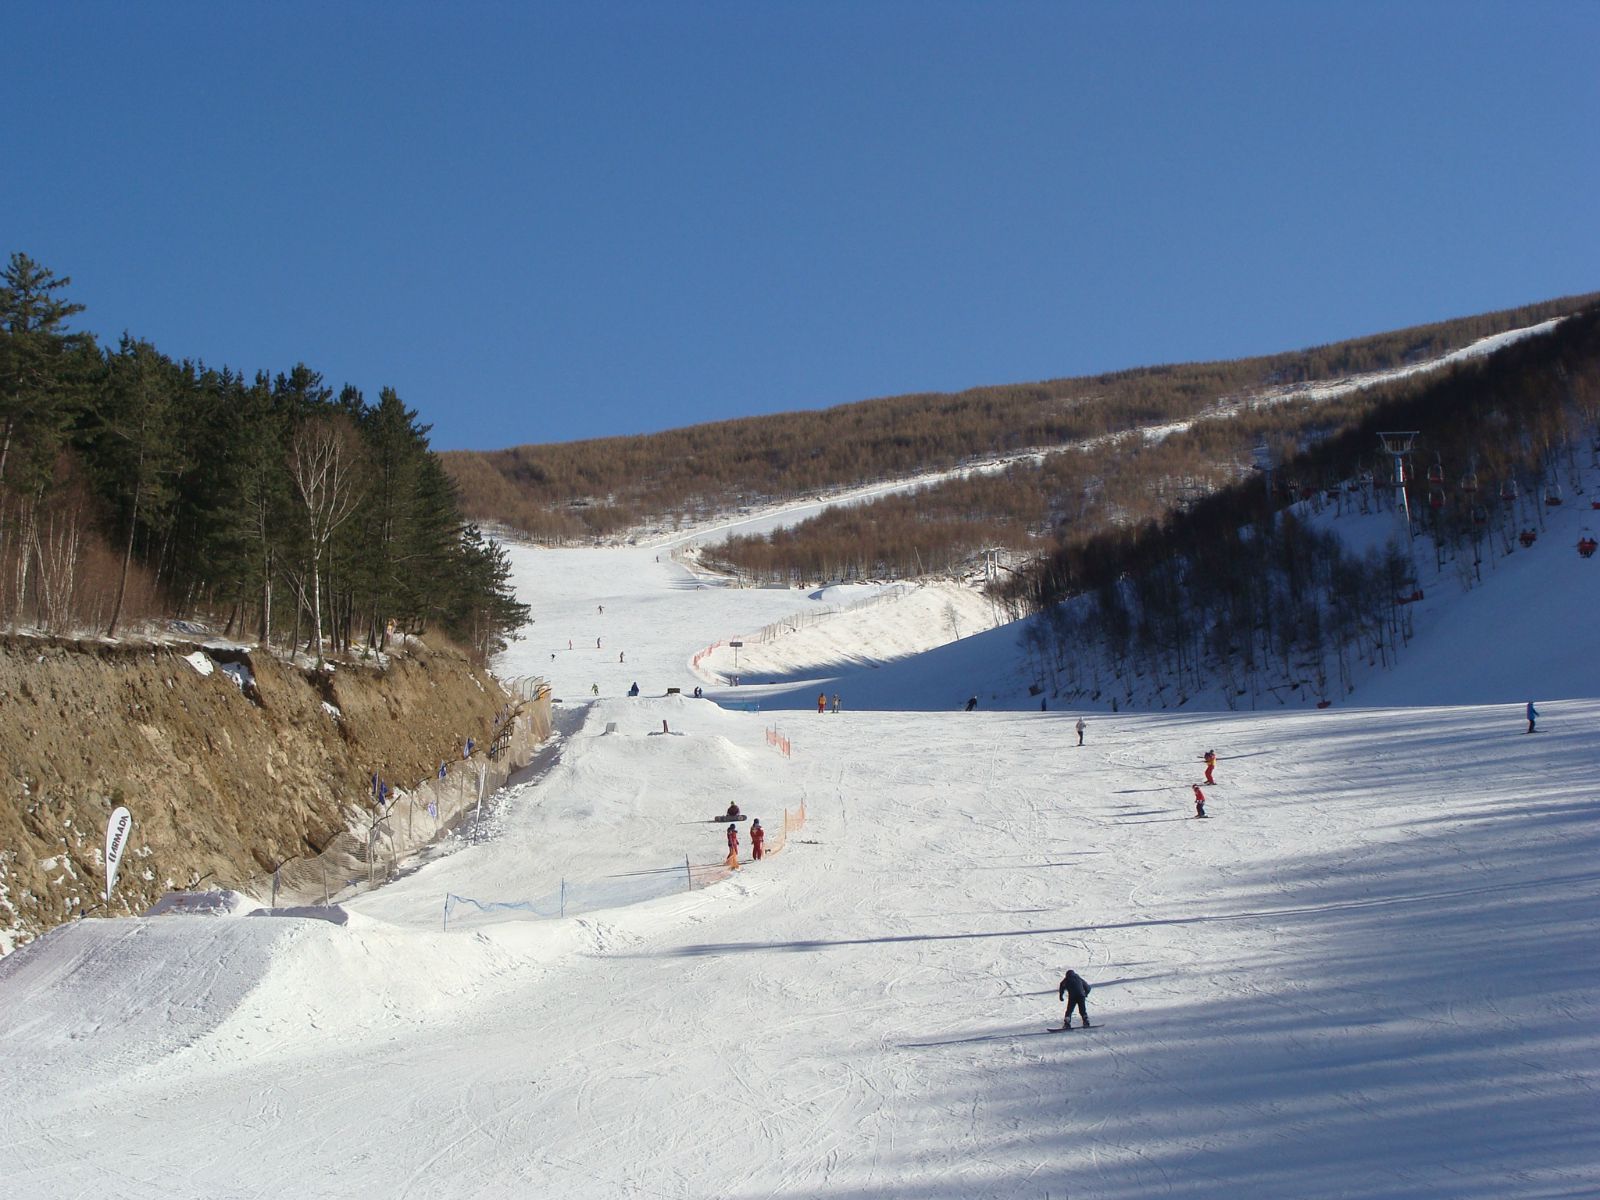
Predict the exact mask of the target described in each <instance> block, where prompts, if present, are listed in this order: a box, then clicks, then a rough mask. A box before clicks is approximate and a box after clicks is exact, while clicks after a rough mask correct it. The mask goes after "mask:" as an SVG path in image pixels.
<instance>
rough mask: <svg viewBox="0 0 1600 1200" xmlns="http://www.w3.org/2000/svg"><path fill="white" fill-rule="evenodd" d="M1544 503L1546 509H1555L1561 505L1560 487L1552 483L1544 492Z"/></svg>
mask: <svg viewBox="0 0 1600 1200" xmlns="http://www.w3.org/2000/svg"><path fill="white" fill-rule="evenodd" d="M1544 503H1545V507H1547V508H1555V507H1556V506H1557V505H1559V504H1560V503H1561V485H1560V484H1559V483H1552V484H1551V485H1550V486H1549V487H1547V488H1545V490H1544Z"/></svg>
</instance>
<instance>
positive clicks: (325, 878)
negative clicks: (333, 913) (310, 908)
mask: <svg viewBox="0 0 1600 1200" xmlns="http://www.w3.org/2000/svg"><path fill="white" fill-rule="evenodd" d="M317 861H318V862H319V863H321V864H322V907H323V908H327V907H328V905H329V904H331V903H333V901H332V900H331V899H330V898H329V896H328V860H327V859H325V858H323V857H321V856H320V855H319V856H318V857H317Z"/></svg>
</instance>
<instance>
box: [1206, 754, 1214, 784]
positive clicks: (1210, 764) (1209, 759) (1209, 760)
mask: <svg viewBox="0 0 1600 1200" xmlns="http://www.w3.org/2000/svg"><path fill="white" fill-rule="evenodd" d="M1205 759H1206V782H1207V783H1215V782H1216V780H1215V779H1213V778H1211V772H1213V771H1215V770H1216V769H1217V752H1216V751H1215V750H1207V751H1206V754H1205Z"/></svg>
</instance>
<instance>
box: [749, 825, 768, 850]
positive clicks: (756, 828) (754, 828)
mask: <svg viewBox="0 0 1600 1200" xmlns="http://www.w3.org/2000/svg"><path fill="white" fill-rule="evenodd" d="M766 841H767V831H766V830H765V829H763V828H761V818H760V817H755V818H754V819H752V820H751V822H750V857H751V858H760V857H761V848H762V847H763V846H764V845H766Z"/></svg>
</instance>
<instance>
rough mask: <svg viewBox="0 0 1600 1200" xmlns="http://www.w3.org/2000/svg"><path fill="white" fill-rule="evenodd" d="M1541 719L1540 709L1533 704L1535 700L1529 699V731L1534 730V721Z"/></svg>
mask: <svg viewBox="0 0 1600 1200" xmlns="http://www.w3.org/2000/svg"><path fill="white" fill-rule="evenodd" d="M1538 719H1539V710H1538V709H1536V708H1535V707H1534V706H1533V701H1532V700H1529V701H1528V732H1529V733H1532V732H1533V723H1534V722H1535V721H1537V720H1538Z"/></svg>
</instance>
